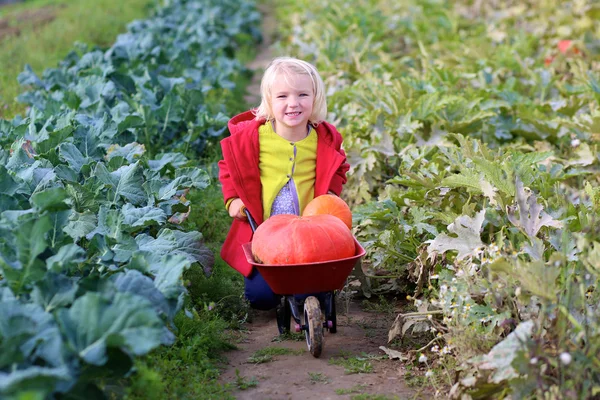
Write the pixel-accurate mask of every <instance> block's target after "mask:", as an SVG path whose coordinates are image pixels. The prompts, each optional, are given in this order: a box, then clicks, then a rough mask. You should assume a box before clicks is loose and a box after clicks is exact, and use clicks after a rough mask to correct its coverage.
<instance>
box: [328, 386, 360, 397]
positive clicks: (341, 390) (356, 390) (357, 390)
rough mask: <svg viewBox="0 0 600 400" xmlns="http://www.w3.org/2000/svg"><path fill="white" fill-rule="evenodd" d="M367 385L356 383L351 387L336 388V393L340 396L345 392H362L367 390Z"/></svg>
mask: <svg viewBox="0 0 600 400" xmlns="http://www.w3.org/2000/svg"><path fill="white" fill-rule="evenodd" d="M366 387H367V386H366V385H354V386H352V387H351V388H349V389H335V393H336V394H339V395H340V396H341V395H344V394H352V393H360V392H362V391H363V390H365V388H366Z"/></svg>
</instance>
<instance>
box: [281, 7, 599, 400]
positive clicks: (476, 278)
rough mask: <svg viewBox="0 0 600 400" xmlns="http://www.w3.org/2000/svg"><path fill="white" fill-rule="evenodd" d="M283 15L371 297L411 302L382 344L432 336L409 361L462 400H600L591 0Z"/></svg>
mask: <svg viewBox="0 0 600 400" xmlns="http://www.w3.org/2000/svg"><path fill="white" fill-rule="evenodd" d="M278 17H279V20H280V21H282V22H283V21H286V22H284V23H282V24H281V29H282V31H281V35H282V37H283V43H284V44H283V45H282V52H283V53H291V54H293V55H296V56H299V57H301V58H305V59H307V60H309V61H314V62H315V63H316V64H317V66H318V68H319V69H320V71H321V72H322V73H323V74H324V75H325V81H326V84H327V86H328V88H329V90H330V92H329V102H330V110H331V114H330V120H332V121H334V123H336V124H337V125H338V127H340V128H341V129H342V134H343V135H344V138H345V144H346V148H347V151H348V154H349V159H350V162H351V165H352V169H351V175H350V182H349V184H348V185H347V189H346V191H345V194H344V196H345V198H346V199H347V200H348V201H349V202H351V203H353V204H354V205H355V207H354V217H355V233H356V234H357V236H358V238H359V239H360V240H361V241H362V243H364V244H365V245H366V248H367V250H368V253H369V257H368V265H367V267H368V271H369V272H368V274H369V273H370V275H371V276H370V277H369V276H366V277H364V278H362V282H363V285H362V287H361V290H362V291H363V293H364V294H365V295H367V296H369V295H371V296H372V295H376V294H381V293H391V292H392V293H393V292H395V291H396V292H397V291H400V292H403V291H407V289H409V288H410V289H411V291H410V292H408V294H409V295H408V298H409V299H410V300H411V301H414V305H415V306H416V308H417V310H418V311H417V312H411V313H407V314H400V315H398V317H397V318H396V321H395V323H394V325H393V326H392V327H391V329H390V333H389V338H390V341H391V342H393V341H398V340H399V339H402V338H403V336H405V335H409V334H414V333H416V332H426V333H425V335H427V334H428V335H429V338H430V339H431V340H430V342H429V344H428V345H427V346H424V347H422V348H420V349H415V350H418V352H417V353H416V354H415V362H418V363H420V364H423V365H425V367H426V369H427V373H426V377H427V384H429V385H431V386H432V387H433V388H434V389H436V390H437V391H438V393H450V395H451V396H452V397H454V398H504V397H506V396H512V398H593V397H597V396H599V395H600V358H599V354H600V348H599V345H600V325H599V321H600V319H599V317H600V309H599V307H598V304H599V300H600V297H599V294H600V293H599V291H598V278H599V277H600V269H599V266H600V252H599V251H600V242H599V240H600V230H599V229H598V220H599V215H600V185H599V183H600V173H599V172H600V168H599V166H600V164H599V162H600V153H599V140H600V135H599V134H600V108H599V105H598V101H599V100H600V74H599V71H600V57H599V50H600V47H599V45H600V24H599V22H598V21H600V19H599V17H600V8H599V7H598V5H597V4H595V3H594V2H587V1H565V2H561V3H560V5H556V4H555V3H551V2H547V1H544V0H535V1H528V2H513V1H492V2H478V1H475V2H471V1H460V0H459V1H452V2H442V1H425V2H420V1H419V2H417V1H402V2H387V1H360V0H358V1H352V2H344V3H339V2H335V1H324V2H320V3H319V5H318V6H315V5H312V4H309V2H306V1H300V2H295V3H294V4H293V5H290V6H288V7H283V8H282V9H281V10H280V11H279V14H278ZM382 277H383V278H382ZM468 396H471V397H468Z"/></svg>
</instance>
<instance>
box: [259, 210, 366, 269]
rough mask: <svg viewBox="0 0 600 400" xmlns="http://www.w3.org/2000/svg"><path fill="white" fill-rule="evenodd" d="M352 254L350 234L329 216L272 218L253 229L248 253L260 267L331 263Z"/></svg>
mask: <svg viewBox="0 0 600 400" xmlns="http://www.w3.org/2000/svg"><path fill="white" fill-rule="evenodd" d="M354 253H355V244H354V237H353V236H352V232H350V230H349V229H348V227H347V226H346V225H344V223H343V222H342V221H341V220H340V219H339V218H337V217H334V216H333V215H314V216H310V217H304V216H302V217H299V216H296V215H291V214H278V215H274V216H272V217H270V218H269V219H267V220H266V221H265V222H263V223H262V224H261V225H260V226H259V227H258V228H257V229H256V232H254V237H253V238H252V254H253V255H254V258H255V259H256V260H257V261H259V262H262V263H264V264H306V263H314V262H320V261H331V260H339V259H342V258H347V257H352V256H353V255H354Z"/></svg>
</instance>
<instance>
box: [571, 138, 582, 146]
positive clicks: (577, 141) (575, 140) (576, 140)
mask: <svg viewBox="0 0 600 400" xmlns="http://www.w3.org/2000/svg"><path fill="white" fill-rule="evenodd" d="M580 144H581V140H579V139H573V140H571V146H572V147H577V146H579V145H580Z"/></svg>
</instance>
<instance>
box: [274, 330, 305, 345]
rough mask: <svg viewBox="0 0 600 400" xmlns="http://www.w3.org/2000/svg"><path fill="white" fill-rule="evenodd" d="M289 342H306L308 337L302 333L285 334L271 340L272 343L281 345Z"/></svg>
mask: <svg viewBox="0 0 600 400" xmlns="http://www.w3.org/2000/svg"><path fill="white" fill-rule="evenodd" d="M288 340H289V341H292V342H304V341H305V340H306V336H305V335H304V333H302V332H284V333H282V334H281V335H277V336H275V337H274V338H273V339H271V342H276V343H279V342H285V341H288Z"/></svg>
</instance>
